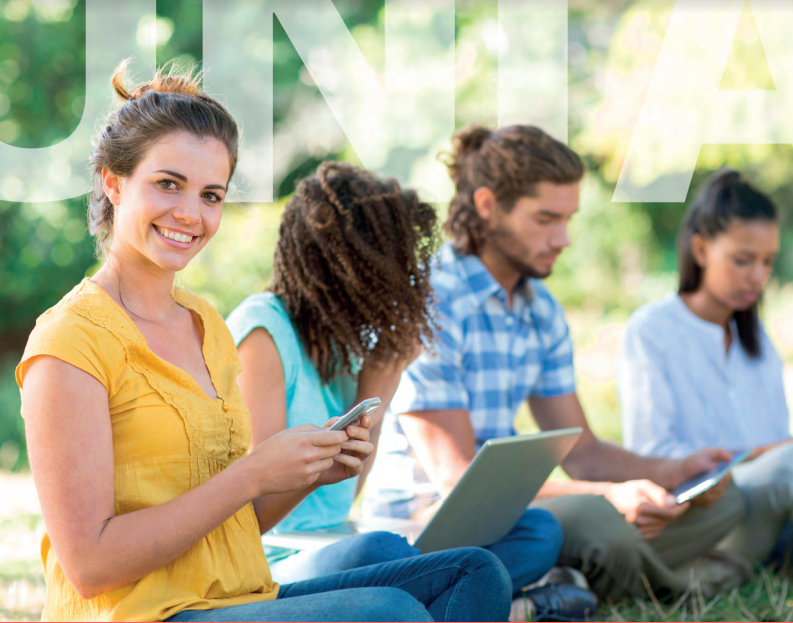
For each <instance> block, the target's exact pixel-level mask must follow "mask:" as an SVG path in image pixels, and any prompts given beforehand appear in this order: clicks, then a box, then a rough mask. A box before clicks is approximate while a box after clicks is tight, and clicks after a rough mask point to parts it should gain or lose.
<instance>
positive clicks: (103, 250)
mask: <svg viewBox="0 0 793 623" xmlns="http://www.w3.org/2000/svg"><path fill="white" fill-rule="evenodd" d="M127 65H128V60H127V61H124V62H122V63H121V65H119V66H118V68H117V69H116V71H115V73H114V74H113V77H112V79H111V82H112V84H113V88H114V90H115V92H116V95H118V97H119V98H121V100H122V104H121V106H119V108H118V109H117V110H114V111H112V112H111V113H110V114H109V115H108V117H107V119H106V120H105V123H104V124H103V126H102V128H101V130H100V131H99V132H98V133H97V134H96V136H94V140H93V153H92V154H91V168H92V170H93V172H94V189H93V192H92V193H91V196H90V197H89V199H88V231H89V232H90V233H91V235H92V236H94V237H95V239H96V249H97V255H98V256H99V258H100V259H104V258H105V257H106V256H107V254H108V252H109V251H110V245H111V242H112V239H113V220H114V216H115V210H114V207H113V204H112V203H110V199H109V198H108V197H107V195H105V191H104V188H103V186H102V169H107V170H109V171H111V172H113V173H115V174H116V175H120V176H122V177H129V176H130V175H132V174H133V173H134V172H135V169H136V168H137V166H138V164H140V162H141V160H143V159H144V158H145V157H146V153H147V152H148V150H149V148H150V147H151V146H152V144H153V143H155V142H156V141H158V140H159V139H160V138H162V137H163V136H165V135H167V134H170V133H171V132H189V133H190V134H192V135H194V136H197V137H199V138H214V139H217V140H219V141H221V142H222V143H223V144H224V145H225V146H226V149H227V150H228V153H229V164H230V169H229V180H230V179H231V176H232V175H233V174H234V168H235V167H236V165H237V149H238V143H239V132H238V130H237V124H236V122H235V121H234V119H233V118H232V117H231V115H230V114H229V112H228V111H227V110H226V109H225V108H224V107H223V106H221V105H220V104H219V103H218V102H217V101H215V100H214V99H212V98H211V97H209V96H208V95H206V94H204V93H203V92H202V91H201V87H200V84H201V74H200V72H198V71H197V70H195V69H193V70H191V71H189V72H188V73H186V74H178V73H176V72H175V71H174V70H173V66H170V67H169V66H168V65H166V66H165V67H163V68H161V69H159V70H157V72H156V73H155V75H154V78H153V79H152V80H151V81H149V82H146V83H144V84H141V85H140V86H138V87H137V88H135V89H133V90H132V92H130V91H128V90H127V88H126V86H125V85H124V78H125V73H126V70H127Z"/></svg>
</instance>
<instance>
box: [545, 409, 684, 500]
mask: <svg viewBox="0 0 793 623" xmlns="http://www.w3.org/2000/svg"><path fill="white" fill-rule="evenodd" d="M529 406H530V407H531V412H532V415H533V416H534V419H535V420H536V421H537V424H538V425H539V427H540V428H541V429H542V430H554V429H559V428H571V427H575V426H580V427H581V428H582V429H583V431H584V432H583V434H582V435H581V438H580V439H579V441H578V443H577V444H576V445H575V447H574V448H573V449H572V450H571V451H570V454H568V455H567V458H566V459H565V460H564V461H563V462H562V467H563V468H564V470H565V471H566V472H567V473H568V474H569V475H570V477H571V478H574V479H576V480H579V481H589V482H596V483H600V482H625V481H628V480H651V481H652V482H654V483H656V484H658V485H660V486H662V487H664V488H665V489H673V488H674V487H675V486H677V485H678V484H680V483H679V482H675V481H676V475H677V472H678V471H679V468H678V465H677V464H678V463H679V461H674V460H671V459H662V458H655V457H643V456H639V455H638V454H634V453H633V452H630V451H628V450H625V449H624V448H621V447H620V446H617V445H615V444H613V443H608V442H605V441H601V440H600V439H598V438H597V437H595V435H594V434H593V433H592V429H590V427H589V422H587V419H586V416H585V415H584V410H583V409H582V408H581V403H580V402H579V401H578V396H577V395H576V394H567V395H565V396H558V397H555V398H537V397H531V398H529ZM589 486H590V485H588V484H585V483H564V482H558V483H553V484H551V483H549V487H550V488H553V489H558V488H561V489H560V490H564V489H565V488H569V489H570V490H569V493H573V492H575V493H589V492H590V491H588V490H587V489H588V487H589ZM596 490H597V487H595V488H594V489H593V490H592V491H591V492H595V491H596ZM564 492H565V493H567V492H568V491H564Z"/></svg>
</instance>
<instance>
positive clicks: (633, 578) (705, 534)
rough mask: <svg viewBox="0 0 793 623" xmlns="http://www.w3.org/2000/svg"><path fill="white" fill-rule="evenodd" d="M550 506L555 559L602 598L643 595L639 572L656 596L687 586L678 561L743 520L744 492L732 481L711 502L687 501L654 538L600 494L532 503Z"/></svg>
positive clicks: (712, 544)
mask: <svg viewBox="0 0 793 623" xmlns="http://www.w3.org/2000/svg"><path fill="white" fill-rule="evenodd" d="M531 506H532V507H536V508H544V509H546V510H548V511H550V512H551V513H552V514H553V515H554V517H556V519H557V520H558V521H559V523H560V524H561V525H562V528H563V530H564V535H565V537H564V543H563V545H562V553H561V555H560V557H559V563H558V564H559V565H564V566H570V567H574V568H577V569H580V570H581V571H582V572H583V573H584V575H585V576H586V578H587V580H588V581H589V585H590V587H591V588H592V590H593V591H594V592H595V593H596V594H597V595H598V597H600V598H601V599H602V600H605V601H609V600H610V601H617V600H619V599H621V598H623V597H629V596H631V597H647V590H646V589H645V585H644V581H643V580H642V575H644V576H645V577H646V578H647V580H648V581H649V583H650V586H651V587H652V589H653V591H654V593H655V594H656V595H657V596H659V597H662V596H666V595H670V594H671V595H675V594H679V593H682V592H683V591H685V590H686V588H687V586H688V584H689V574H688V572H687V571H683V570H680V569H679V567H681V566H682V565H684V564H685V563H687V562H690V561H691V560H693V559H694V558H696V557H697V556H699V555H700V554H703V553H705V552H707V551H709V550H712V549H713V548H715V546H716V545H717V544H718V543H719V541H721V540H722V539H723V538H724V537H725V536H726V535H727V534H728V533H729V532H731V531H732V530H733V529H734V528H735V527H736V526H737V525H738V524H739V522H740V521H741V519H742V518H743V516H744V512H745V503H744V498H743V496H742V495H741V493H740V492H739V490H738V488H737V487H736V486H735V485H730V487H728V489H727V491H726V492H725V494H724V496H722V498H721V499H720V500H719V501H718V502H717V503H716V504H714V505H713V506H711V507H710V508H702V507H696V506H694V507H691V509H690V510H688V511H687V512H686V513H685V514H684V515H683V516H682V517H680V518H679V519H677V520H675V521H674V522H672V523H671V524H670V525H669V526H668V527H667V528H666V529H665V530H664V531H663V532H662V533H661V534H660V535H658V536H657V537H656V538H654V539H652V540H650V541H645V540H644V539H643V538H642V536H641V535H640V534H639V531H638V530H637V529H636V528H635V527H634V526H633V525H631V524H629V523H628V522H627V521H625V517H624V516H623V515H622V514H620V513H619V512H618V511H617V509H616V508H614V506H613V505H612V504H611V503H610V502H609V501H608V500H606V498H604V497H603V496H600V495H569V496H560V497H556V498H547V499H543V500H538V501H537V502H535V503H533V504H532V505H531Z"/></svg>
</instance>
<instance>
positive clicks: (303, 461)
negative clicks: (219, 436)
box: [238, 423, 371, 497]
mask: <svg viewBox="0 0 793 623" xmlns="http://www.w3.org/2000/svg"><path fill="white" fill-rule="evenodd" d="M370 424H371V423H370ZM353 428H355V429H357V428H361V427H359V426H355V427H353V426H350V427H348V430H350V429H353ZM359 434H360V433H359ZM365 437H366V439H365V441H368V438H369V434H368V430H366V435H365ZM347 443H348V434H347V433H346V432H345V431H329V430H327V429H326V428H320V427H319V426H314V425H312V424H304V425H303V426H297V427H295V428H290V429H287V430H284V431H281V432H280V433H278V434H276V435H273V436H272V437H270V438H269V439H266V440H265V441H263V442H262V443H260V444H259V445H257V446H256V447H255V448H254V449H253V450H252V451H251V452H250V453H249V454H248V456H246V457H245V458H244V459H242V460H240V461H238V463H240V464H243V465H244V467H245V469H247V470H248V471H249V478H248V480H249V482H251V484H252V485H253V486H254V488H255V491H254V493H255V497H259V496H261V495H268V494H273V493H288V492H290V491H298V490H301V489H305V488H306V487H310V486H312V485H318V484H328V483H327V482H325V481H324V480H323V481H322V482H320V479H321V478H322V476H323V475H324V474H325V472H327V471H329V470H333V468H334V467H335V466H336V465H337V463H336V461H335V460H334V459H335V458H337V457H339V456H341V453H342V452H343V450H344V449H345V446H344V444H347ZM368 445H371V444H368ZM356 448H358V446H353V449H356ZM369 453H371V451H370V452H369ZM348 458H350V459H353V458H354V457H352V456H350V457H348ZM356 460H357V459H356ZM359 471H360V470H359ZM348 477H349V476H348ZM325 479H326V478H325ZM339 480H343V478H340V479H339Z"/></svg>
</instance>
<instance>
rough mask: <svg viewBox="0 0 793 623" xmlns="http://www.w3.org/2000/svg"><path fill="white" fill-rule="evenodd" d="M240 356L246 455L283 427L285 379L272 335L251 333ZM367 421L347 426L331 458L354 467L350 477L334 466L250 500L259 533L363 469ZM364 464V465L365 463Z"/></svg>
mask: <svg viewBox="0 0 793 623" xmlns="http://www.w3.org/2000/svg"><path fill="white" fill-rule="evenodd" d="M239 355H240V361H241V362H242V372H241V373H240V375H239V377H238V379H237V382H238V384H239V387H240V391H241V393H242V397H243V399H244V400H245V403H246V404H247V405H248V409H249V410H250V412H251V446H250V449H249V452H252V451H253V449H254V448H256V447H257V446H258V445H259V444H261V443H262V442H264V441H265V440H267V439H270V438H271V437H273V436H274V435H277V434H278V433H280V432H282V431H284V429H285V428H286V380H285V379H284V368H283V362H282V360H281V356H280V354H279V353H278V348H277V347H276V345H275V342H274V341H273V338H272V336H271V335H270V334H269V333H268V332H267V331H266V330H265V329H261V328H260V329H255V330H253V331H252V332H251V333H250V335H248V337H246V338H245V339H244V340H243V341H242V343H241V344H240V346H239ZM365 419H366V420H367V421H365V422H361V426H350V427H348V428H347V433H348V435H349V436H350V439H348V440H347V441H345V442H344V443H343V444H342V448H343V449H344V453H341V454H339V455H338V456H337V457H335V459H336V461H337V462H339V463H341V464H342V466H343V467H344V468H348V467H349V468H351V469H352V471H351V472H350V473H349V474H346V473H339V471H338V468H337V469H336V470H334V472H332V473H330V474H325V475H323V476H322V477H320V478H318V479H317V480H316V481H315V482H314V483H313V484H312V485H311V486H310V487H307V488H305V489H301V490H298V491H290V492H288V493H283V494H278V495H272V494H270V495H266V496H261V497H258V498H256V499H255V500H254V501H253V507H254V509H255V510H256V517H257V519H258V521H259V530H260V531H261V532H262V533H264V532H267V531H268V530H270V529H271V528H273V527H275V526H276V525H278V523H279V522H281V521H282V520H283V519H284V518H285V517H286V516H287V515H288V514H289V513H290V512H292V510H293V509H294V508H295V507H296V506H297V505H298V504H299V503H300V502H302V501H303V500H304V499H305V498H306V497H307V496H308V495H309V494H310V493H312V492H313V491H315V490H316V489H317V488H318V487H319V486H320V485H322V484H330V483H332V482H337V481H338V480H341V479H344V477H350V476H352V475H354V474H356V473H358V472H359V471H360V469H362V468H363V465H361V462H362V461H363V460H365V457H366V456H368V455H369V453H370V452H371V448H370V444H369V439H370V432H369V430H368V428H369V427H370V426H371V420H369V419H368V418H365ZM350 453H352V454H350ZM368 462H369V461H366V463H368ZM364 464H365V463H364Z"/></svg>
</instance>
